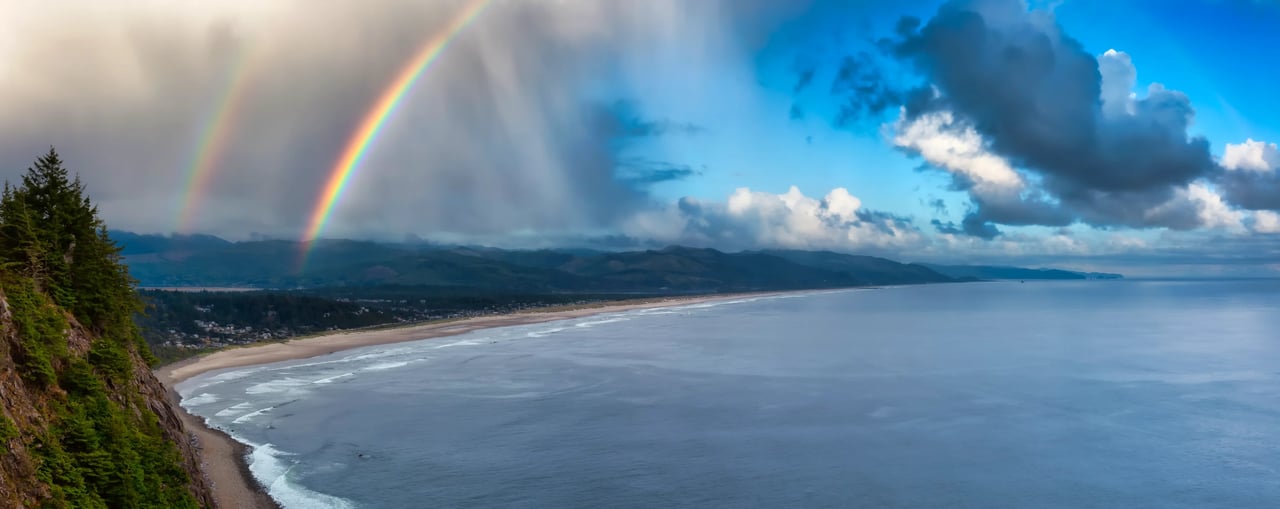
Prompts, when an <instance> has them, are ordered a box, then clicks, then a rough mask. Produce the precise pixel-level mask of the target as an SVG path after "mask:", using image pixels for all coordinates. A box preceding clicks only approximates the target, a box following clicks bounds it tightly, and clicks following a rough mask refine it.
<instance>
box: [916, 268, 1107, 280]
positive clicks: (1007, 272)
mask: <svg viewBox="0 0 1280 509" xmlns="http://www.w3.org/2000/svg"><path fill="white" fill-rule="evenodd" d="M924 266H925V267H928V268H930V269H932V270H934V271H936V272H938V273H941V274H946V275H947V276H950V277H954V278H973V279H985V280H994V279H1122V278H1124V276H1122V275H1120V274H1112V273H1107V272H1075V271H1070V270H1062V269H1049V268H1043V269H1024V268H1022V267H1005V266H995V265H935V264H924Z"/></svg>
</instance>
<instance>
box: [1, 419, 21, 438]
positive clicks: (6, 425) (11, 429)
mask: <svg viewBox="0 0 1280 509" xmlns="http://www.w3.org/2000/svg"><path fill="white" fill-rule="evenodd" d="M18 435H20V433H18V427H17V426H14V424H13V421H11V420H9V416H7V415H4V414H0V442H8V441H10V440H13V439H15V438H18Z"/></svg>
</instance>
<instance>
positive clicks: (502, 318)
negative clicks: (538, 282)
mask: <svg viewBox="0 0 1280 509" xmlns="http://www.w3.org/2000/svg"><path fill="white" fill-rule="evenodd" d="M812 291H813V290H806V291H800V292H752V293H731V294H730V293H727V294H714V295H699V296H688V297H660V298H646V299H634V300H625V301H616V302H607V303H599V304H588V305H583V306H574V307H568V308H565V307H558V308H551V309H545V310H530V311H522V312H519V313H511V314H502V315H488V316H480V317H474V318H467V319H462V320H449V321H438V322H428V323H423V324H417V325H406V326H403V327H392V328H383V329H372V330H357V331H335V332H333V333H329V334H324V335H320V336H311V337H306V338H299V339H294V340H289V341H286V342H282V343H265V344H259V345H252V346H246V347H242V348H233V349H229V350H221V351H217V352H213V353H209V354H204V355H200V356H198V357H194V358H191V359H186V360H183V361H179V362H176V363H172V364H167V365H164V366H161V367H158V368H156V369H155V374H156V377H157V378H158V379H159V380H160V382H161V383H163V384H164V386H165V387H166V388H167V389H168V394H169V398H170V402H171V403H172V404H173V406H174V407H175V410H176V411H177V413H178V415H179V417H181V419H182V420H183V424H185V425H186V426H187V429H188V431H189V432H190V433H191V435H192V438H193V440H195V441H196V442H197V445H198V447H199V450H200V454H201V466H202V468H203V469H204V474H205V476H206V477H207V478H208V480H209V481H210V485H211V486H213V490H214V500H215V502H216V503H217V504H218V507H222V508H232V507H234V508H264V509H277V508H279V507H280V505H279V504H278V503H277V502H276V501H275V500H273V499H272V498H271V497H270V496H269V495H268V494H267V490H266V489H265V488H264V487H263V486H262V485H261V484H260V483H259V482H258V480H257V479H256V478H254V476H253V475H252V473H251V472H250V469H249V461H248V456H249V454H251V453H252V449H251V448H250V447H249V446H248V445H246V444H243V443H241V442H239V441H236V440H235V439H234V438H232V437H231V436H230V435H228V434H226V433H224V432H222V431H220V430H217V429H214V428H211V427H209V426H207V425H206V423H205V420H204V418H202V417H200V416H197V415H194V414H191V413H190V412H188V411H187V410H186V408H184V407H183V406H182V405H181V400H182V398H181V396H180V395H179V394H178V392H177V390H175V387H176V386H177V385H178V384H179V383H182V382H183V381H186V380H188V379H190V378H192V377H195V376H198V375H201V374H204V373H208V372H211V371H218V370H224V369H234V368H245V367H251V366H257V365H261V364H269V363H273V362H281V361H288V360H298V359H306V358H310V357H316V356H320V355H327V354H330V353H334V352H340V351H343V350H350V349H353V348H360V347H366V346H377V345H388V344H394V343H403V342H408V341H418V340H427V339H436V338H443V337H449V336H456V335H459V334H465V333H468V332H472V331H477V330H482V329H492V328H498V327H511V326H519V325H530V324H537V323H545V322H553V321H558V320H570V319H575V318H584V317H589V316H593V315H599V314H605V313H615V312H624V311H631V310H638V309H652V308H662V307H674V306H684V305H690V304H699V303H705V302H719V301H728V300H736V299H742V298H753V297H765V296H772V295H781V294H785V293H808V292H812ZM819 291H821V290H819Z"/></svg>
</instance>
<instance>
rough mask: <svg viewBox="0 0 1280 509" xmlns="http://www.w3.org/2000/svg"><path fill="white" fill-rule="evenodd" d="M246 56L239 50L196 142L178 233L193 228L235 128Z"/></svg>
mask: <svg viewBox="0 0 1280 509" xmlns="http://www.w3.org/2000/svg"><path fill="white" fill-rule="evenodd" d="M249 53H250V50H249V49H248V48H246V49H244V50H242V51H241V52H240V55H239V56H238V57H237V58H236V60H235V62H234V63H233V64H232V66H231V68H230V70H229V71H228V72H227V75H226V79H225V81H224V85H223V88H222V90H223V92H222V94H221V96H220V97H219V98H218V100H217V102H215V103H214V108H213V111H212V113H211V114H210V115H209V118H208V120H207V121H206V122H205V126H204V130H203V131H201V133H200V138H199V139H198V140H197V142H196V150H195V155H194V156H192V158H191V164H190V165H188V166H187V171H186V183H185V184H184V186H183V192H182V195H181V197H182V198H181V199H182V202H181V203H180V205H179V211H178V217H177V224H176V225H175V229H176V231H177V232H179V233H188V231H189V230H190V228H191V226H192V225H191V220H192V216H193V215H194V214H195V212H196V211H197V210H199V208H200V205H201V204H202V203H203V202H204V198H205V195H207V194H208V186H209V178H210V177H212V176H213V173H214V168H216V167H217V163H218V160H219V156H221V155H222V150H223V148H224V147H225V146H226V143H227V137H228V133H229V131H230V130H231V125H232V124H235V117H236V112H237V111H239V109H240V108H239V105H240V101H241V99H242V98H243V97H244V95H245V94H244V91H245V90H246V89H247V88H248V87H247V86H246V83H248V82H249V81H250V80H249V79H248V76H247V75H248V72H247V71H248V69H249V67H250V66H249V60H250V58H249Z"/></svg>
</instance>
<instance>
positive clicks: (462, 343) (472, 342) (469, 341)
mask: <svg viewBox="0 0 1280 509" xmlns="http://www.w3.org/2000/svg"><path fill="white" fill-rule="evenodd" d="M478 344H480V342H479V341H476V340H473V339H464V340H462V341H454V342H452V343H445V344H443V345H436V346H434V347H432V348H449V347H454V346H474V345H478Z"/></svg>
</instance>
